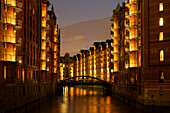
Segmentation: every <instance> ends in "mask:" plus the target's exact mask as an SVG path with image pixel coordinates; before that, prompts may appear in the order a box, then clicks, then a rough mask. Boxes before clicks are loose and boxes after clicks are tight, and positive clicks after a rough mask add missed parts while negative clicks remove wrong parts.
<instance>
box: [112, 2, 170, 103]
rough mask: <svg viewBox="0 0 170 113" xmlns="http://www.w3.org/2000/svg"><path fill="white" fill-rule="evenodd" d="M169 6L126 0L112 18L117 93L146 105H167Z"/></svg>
mask: <svg viewBox="0 0 170 113" xmlns="http://www.w3.org/2000/svg"><path fill="white" fill-rule="evenodd" d="M169 5H170V2H169V1H163V0H156V1H154V0H126V1H125V3H123V4H122V7H121V6H120V5H119V4H118V5H117V8H116V9H115V10H113V16H112V18H111V21H112V25H111V39H112V44H111V45H112V50H113V52H111V53H112V56H113V60H112V59H111V61H112V65H113V67H114V68H113V71H111V72H112V74H113V76H114V82H115V84H116V86H118V87H117V92H118V93H119V94H120V95H126V96H130V97H131V98H135V99H137V100H139V101H140V102H141V103H143V104H146V105H150V104H155V105H165V106H167V105H168V101H166V100H168V98H169V96H168V95H170V91H169V89H170V82H169V81H170V77H169V76H168V75H169V73H170V71H169V70H168V69H169V64H170V63H169V61H170V59H169V56H170V49H169V46H170V44H169V37H170V35H169V34H170V31H169V27H170V24H169V20H170V19H169V17H168V16H167V15H168V14H169V8H168V7H167V6H169ZM115 62H116V63H115ZM153 100H154V103H152V102H153Z"/></svg>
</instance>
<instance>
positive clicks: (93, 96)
mask: <svg viewBox="0 0 170 113" xmlns="http://www.w3.org/2000/svg"><path fill="white" fill-rule="evenodd" d="M30 106H32V107H30ZM154 112H155V111H154ZM7 113H148V112H146V111H145V112H142V111H141V110H138V109H136V108H135V107H133V106H131V105H128V104H126V103H124V102H122V101H120V100H118V99H116V98H113V97H111V96H106V95H105V94H104V93H103V87H101V86H93V87H92V86H76V87H64V88H63V92H62V95H58V96H56V97H49V98H47V99H45V100H44V101H42V102H41V103H39V102H34V103H30V105H26V106H23V107H21V108H19V109H15V110H14V111H11V112H7ZM152 113H153V112H152ZM158 113H164V112H158ZM168 113H169V112H168Z"/></svg>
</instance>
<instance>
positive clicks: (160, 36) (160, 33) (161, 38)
mask: <svg viewBox="0 0 170 113" xmlns="http://www.w3.org/2000/svg"><path fill="white" fill-rule="evenodd" d="M159 11H163V3H159ZM163 25H164V19H163V17H161V18H159V26H163ZM163 40H164V33H163V32H159V41H163Z"/></svg>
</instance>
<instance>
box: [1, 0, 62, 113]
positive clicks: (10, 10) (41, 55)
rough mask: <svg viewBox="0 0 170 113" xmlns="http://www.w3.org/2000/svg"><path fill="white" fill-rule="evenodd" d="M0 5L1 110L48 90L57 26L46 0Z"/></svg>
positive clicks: (56, 57) (54, 69)
mask: <svg viewBox="0 0 170 113" xmlns="http://www.w3.org/2000/svg"><path fill="white" fill-rule="evenodd" d="M0 6H1V7H0V9H1V10H0V14H1V18H0V34H1V35H0V85H1V86H0V87H1V89H2V90H0V92H1V94H0V100H1V101H0V106H1V107H2V108H0V112H1V110H2V111H5V110H8V109H9V108H13V106H14V104H15V105H16V106H20V105H22V104H24V103H27V102H30V101H33V100H34V99H37V98H40V97H42V96H45V95H47V94H50V93H52V91H53V90H54V88H55V82H56V81H57V78H58V77H57V76H59V61H60V29H59V28H58V25H57V24H56V19H57V18H56V16H55V13H54V8H53V6H52V7H51V10H47V8H48V7H49V6H50V2H49V1H48V0H1V2H0ZM7 92H8V93H7ZM18 96H19V97H20V98H19V97H18ZM13 97H16V98H17V99H16V98H13ZM7 98H8V101H6V100H7Z"/></svg>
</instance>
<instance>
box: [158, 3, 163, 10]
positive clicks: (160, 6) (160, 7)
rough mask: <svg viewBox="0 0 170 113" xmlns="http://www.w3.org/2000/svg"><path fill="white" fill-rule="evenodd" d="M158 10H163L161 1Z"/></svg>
mask: <svg viewBox="0 0 170 113" xmlns="http://www.w3.org/2000/svg"><path fill="white" fill-rule="evenodd" d="M159 11H163V3H159Z"/></svg>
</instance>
